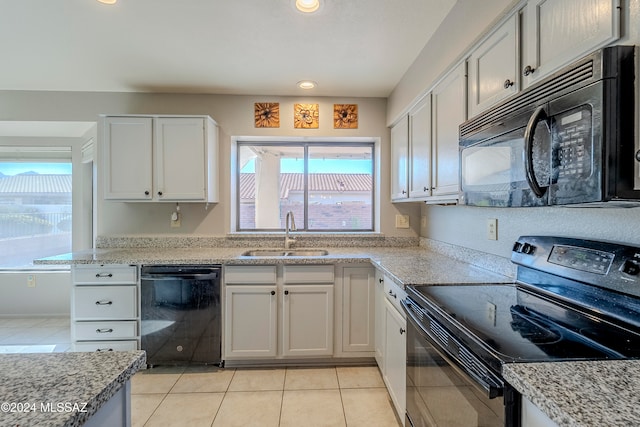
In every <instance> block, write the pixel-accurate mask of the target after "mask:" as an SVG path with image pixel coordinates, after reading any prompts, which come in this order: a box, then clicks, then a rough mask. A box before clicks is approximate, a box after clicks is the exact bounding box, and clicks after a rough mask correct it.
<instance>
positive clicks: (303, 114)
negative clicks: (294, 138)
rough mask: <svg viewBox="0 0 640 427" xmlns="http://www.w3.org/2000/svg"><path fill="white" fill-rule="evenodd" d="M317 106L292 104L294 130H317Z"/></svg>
mask: <svg viewBox="0 0 640 427" xmlns="http://www.w3.org/2000/svg"><path fill="white" fill-rule="evenodd" d="M319 116H320V114H319V112H318V104H293V127H294V128H296V129H317V128H318V119H319Z"/></svg>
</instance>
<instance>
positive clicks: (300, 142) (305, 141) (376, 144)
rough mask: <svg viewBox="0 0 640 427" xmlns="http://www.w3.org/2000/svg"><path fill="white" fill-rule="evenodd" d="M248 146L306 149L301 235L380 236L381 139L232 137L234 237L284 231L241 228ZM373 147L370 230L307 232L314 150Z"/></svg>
mask: <svg viewBox="0 0 640 427" xmlns="http://www.w3.org/2000/svg"><path fill="white" fill-rule="evenodd" d="M248 145H254V146H255V145H265V146H287V145H289V146H298V147H303V148H304V178H303V179H304V190H303V191H304V196H303V197H304V221H303V224H300V225H302V226H298V227H297V228H298V230H297V231H298V232H303V233H315V234H351V233H353V234H371V233H377V232H379V229H380V223H379V212H380V205H379V200H380V179H379V173H378V171H379V159H380V139H379V138H367V137H345V138H337V137H331V138H329V137H327V138H297V137H231V199H232V203H231V206H232V209H231V226H232V227H231V232H232V233H257V234H267V233H282V232H284V228H279V229H275V228H269V229H258V228H241V227H240V176H241V171H240V160H241V159H240V155H239V151H240V147H242V146H248ZM335 146H344V147H371V163H372V166H371V168H372V170H371V177H372V182H371V184H372V189H371V228H367V229H355V230H348V229H347V230H345V229H312V230H309V229H308V222H309V215H308V212H309V209H308V208H309V197H308V196H309V188H308V160H309V158H308V153H309V148H312V147H335Z"/></svg>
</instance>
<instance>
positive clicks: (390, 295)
mask: <svg viewBox="0 0 640 427" xmlns="http://www.w3.org/2000/svg"><path fill="white" fill-rule="evenodd" d="M384 294H385V295H386V297H387V300H388V301H389V302H390V303H391V305H393V306H394V307H395V308H396V310H398V312H400V314H401V315H402V317H405V314H404V311H403V310H402V306H401V305H400V301H401V300H403V299H405V298H406V297H407V293H406V292H405V291H404V289H402V288H401V287H400V286H398V285H397V284H396V283H393V282H392V281H391V279H389V278H388V277H386V276H385V278H384Z"/></svg>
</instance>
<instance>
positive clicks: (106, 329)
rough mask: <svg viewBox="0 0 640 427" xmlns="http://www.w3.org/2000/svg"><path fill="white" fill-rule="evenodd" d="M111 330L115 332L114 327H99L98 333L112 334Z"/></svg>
mask: <svg viewBox="0 0 640 427" xmlns="http://www.w3.org/2000/svg"><path fill="white" fill-rule="evenodd" d="M111 332H113V329H111V328H98V329H96V333H98V334H110V333H111Z"/></svg>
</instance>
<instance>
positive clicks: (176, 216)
mask: <svg viewBox="0 0 640 427" xmlns="http://www.w3.org/2000/svg"><path fill="white" fill-rule="evenodd" d="M181 225H182V215H180V213H179V212H174V213H172V214H171V228H180V226H181Z"/></svg>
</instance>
